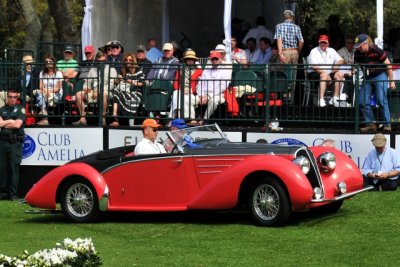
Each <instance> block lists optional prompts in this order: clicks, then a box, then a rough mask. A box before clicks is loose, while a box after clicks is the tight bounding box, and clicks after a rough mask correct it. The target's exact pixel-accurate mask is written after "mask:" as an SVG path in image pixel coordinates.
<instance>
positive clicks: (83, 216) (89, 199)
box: [60, 179, 100, 223]
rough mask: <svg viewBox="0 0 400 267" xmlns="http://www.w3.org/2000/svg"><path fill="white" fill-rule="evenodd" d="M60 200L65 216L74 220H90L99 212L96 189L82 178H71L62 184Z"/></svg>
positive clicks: (81, 221) (83, 221)
mask: <svg viewBox="0 0 400 267" xmlns="http://www.w3.org/2000/svg"><path fill="white" fill-rule="evenodd" d="M60 202H61V209H62V210H63V212H64V214H65V216H67V217H68V218H69V219H70V220H72V221H74V222H79V223H85V222H92V221H94V220H96V218H97V217H98V215H99V213H100V210H99V204H98V203H99V201H98V198H97V194H96V191H95V190H94V188H93V186H92V185H91V184H90V183H89V182H88V181H86V180H84V179H72V180H70V181H68V182H67V183H66V184H64V186H63V187H62V189H61V201H60Z"/></svg>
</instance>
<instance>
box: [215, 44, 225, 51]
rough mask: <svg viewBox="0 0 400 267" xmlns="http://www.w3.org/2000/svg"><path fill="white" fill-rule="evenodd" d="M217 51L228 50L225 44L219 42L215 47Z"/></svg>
mask: <svg viewBox="0 0 400 267" xmlns="http://www.w3.org/2000/svg"><path fill="white" fill-rule="evenodd" d="M215 50H216V51H221V52H226V49H225V45H223V44H219V45H217V46H216V47H215Z"/></svg>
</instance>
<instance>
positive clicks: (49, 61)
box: [44, 60, 53, 63]
mask: <svg viewBox="0 0 400 267" xmlns="http://www.w3.org/2000/svg"><path fill="white" fill-rule="evenodd" d="M44 62H45V63H53V60H45V61H44Z"/></svg>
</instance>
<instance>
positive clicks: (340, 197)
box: [311, 185, 374, 203]
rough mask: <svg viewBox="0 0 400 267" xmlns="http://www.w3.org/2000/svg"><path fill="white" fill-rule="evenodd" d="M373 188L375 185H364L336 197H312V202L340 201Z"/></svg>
mask: <svg viewBox="0 0 400 267" xmlns="http://www.w3.org/2000/svg"><path fill="white" fill-rule="evenodd" d="M371 189H374V187H373V186H372V185H370V186H367V187H364V188H362V189H360V190H357V191H353V192H351V193H346V194H343V195H340V196H338V197H335V198H324V199H312V200H311V202H312V203H324V202H333V201H338V200H342V199H346V198H349V197H352V196H354V195H357V194H359V193H362V192H366V191H369V190H371Z"/></svg>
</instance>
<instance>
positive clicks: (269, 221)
mask: <svg viewBox="0 0 400 267" xmlns="http://www.w3.org/2000/svg"><path fill="white" fill-rule="evenodd" d="M248 203H249V208H250V212H251V215H252V217H253V219H254V221H255V222H256V223H257V224H259V225H261V226H281V225H283V224H285V223H286V222H287V221H288V219H289V218H290V215H291V204H290V199H289V197H288V194H287V191H286V188H285V187H284V185H283V184H282V183H281V182H280V181H277V180H276V179H274V178H271V177H265V178H263V179H260V180H258V181H255V182H254V184H253V186H252V187H251V188H250V191H249V202H248Z"/></svg>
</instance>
